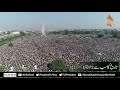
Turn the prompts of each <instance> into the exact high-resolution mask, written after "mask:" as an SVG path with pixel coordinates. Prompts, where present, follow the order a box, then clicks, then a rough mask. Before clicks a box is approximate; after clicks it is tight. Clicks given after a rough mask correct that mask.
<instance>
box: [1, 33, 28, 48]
mask: <svg viewBox="0 0 120 90" xmlns="http://www.w3.org/2000/svg"><path fill="white" fill-rule="evenodd" d="M25 35H26V34H25V33H24V32H21V33H20V34H19V35H14V36H10V37H6V38H1V39H0V46H2V45H4V44H8V43H10V42H11V41H14V40H16V39H17V38H20V37H22V36H25Z"/></svg>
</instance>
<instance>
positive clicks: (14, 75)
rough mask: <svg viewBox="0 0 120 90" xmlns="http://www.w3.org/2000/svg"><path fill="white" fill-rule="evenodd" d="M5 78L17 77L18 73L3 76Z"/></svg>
mask: <svg viewBox="0 0 120 90" xmlns="http://www.w3.org/2000/svg"><path fill="white" fill-rule="evenodd" d="M3 76H4V77H17V74H16V73H4V74H3Z"/></svg>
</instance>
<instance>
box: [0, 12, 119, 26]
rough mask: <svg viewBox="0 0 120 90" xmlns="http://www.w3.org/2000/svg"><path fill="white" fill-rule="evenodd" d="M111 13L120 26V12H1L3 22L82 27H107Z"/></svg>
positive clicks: (0, 21) (0, 23)
mask: <svg viewBox="0 0 120 90" xmlns="http://www.w3.org/2000/svg"><path fill="white" fill-rule="evenodd" d="M109 13H110V14H111V16H112V17H113V19H114V21H115V23H116V25H115V28H120V12H0V25H2V24H7V25H10V24H38V25H39V24H43V23H44V24H53V25H55V24H58V25H59V24H63V25H66V24H69V25H73V26H74V25H78V27H81V28H107V26H106V17H107V15H108V14H109Z"/></svg>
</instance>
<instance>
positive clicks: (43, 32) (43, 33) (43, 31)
mask: <svg viewBox="0 0 120 90" xmlns="http://www.w3.org/2000/svg"><path fill="white" fill-rule="evenodd" d="M42 35H45V30H44V24H43V26H42Z"/></svg>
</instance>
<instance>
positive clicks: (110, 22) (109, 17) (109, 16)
mask: <svg viewBox="0 0 120 90" xmlns="http://www.w3.org/2000/svg"><path fill="white" fill-rule="evenodd" d="M113 23H114V22H113V18H112V16H111V15H110V14H109V15H108V17H107V26H110V27H111V26H113Z"/></svg>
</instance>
